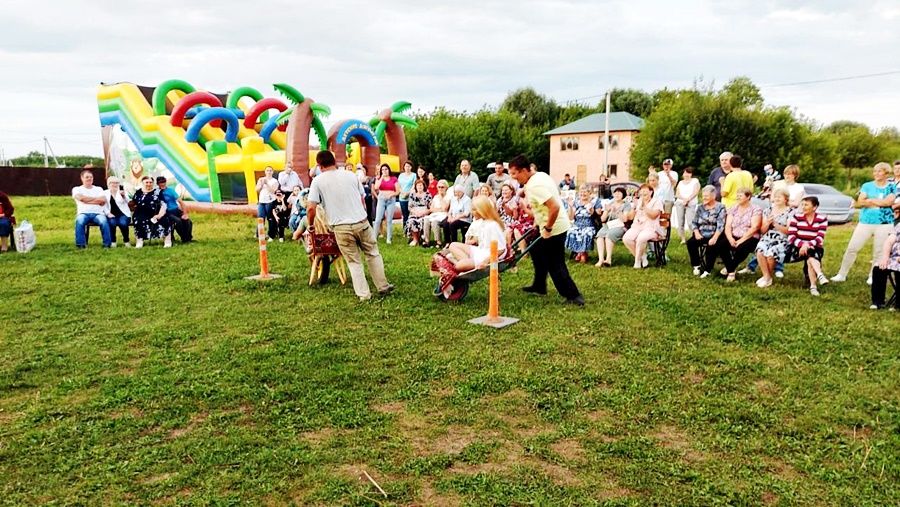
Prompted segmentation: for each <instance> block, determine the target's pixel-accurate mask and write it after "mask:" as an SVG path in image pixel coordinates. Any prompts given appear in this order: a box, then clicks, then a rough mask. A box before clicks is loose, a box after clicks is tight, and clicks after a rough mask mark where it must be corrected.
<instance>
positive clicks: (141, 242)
mask: <svg viewBox="0 0 900 507" xmlns="http://www.w3.org/2000/svg"><path fill="white" fill-rule="evenodd" d="M134 247H135V248H144V240H142V239H141V238H138V239H137V240H136V241H135V242H134Z"/></svg>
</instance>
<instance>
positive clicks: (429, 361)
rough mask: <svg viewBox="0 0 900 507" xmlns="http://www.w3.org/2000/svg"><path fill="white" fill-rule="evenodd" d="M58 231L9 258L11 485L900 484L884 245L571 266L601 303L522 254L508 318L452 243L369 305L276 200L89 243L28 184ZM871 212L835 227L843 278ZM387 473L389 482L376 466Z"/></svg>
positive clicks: (370, 493) (777, 495)
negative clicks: (878, 269) (261, 232)
mask: <svg viewBox="0 0 900 507" xmlns="http://www.w3.org/2000/svg"><path fill="white" fill-rule="evenodd" d="M14 202H15V204H16V207H17V211H18V216H19V219H20V220H21V219H28V220H30V221H31V222H32V223H33V224H34V225H35V228H36V230H37V234H38V246H37V248H36V249H35V250H34V251H33V252H31V253H29V254H28V255H19V254H9V255H3V256H0V278H2V285H0V300H2V301H3V303H4V304H3V305H2V307H0V319H2V321H3V322H4V325H3V326H2V327H0V501H2V503H4V504H11V505H25V504H83V505H119V504H163V505H165V504H247V505H260V504H272V505H281V504H287V503H296V504H298V505H411V504H419V505H456V504H463V505H524V504H528V505H594V504H609V505H651V504H668V505H754V504H783V505H792V504H806V505H891V504H893V505H896V504H898V503H900V488H898V487H897V484H898V483H900V457H898V456H900V415H898V409H900V403H898V386H900V371H898V357H900V343H898V341H900V340H898V337H900V336H898V335H900V315H898V314H896V313H887V312H877V313H876V312H870V311H869V310H867V306H868V304H869V299H868V287H867V286H866V285H865V283H864V279H865V273H864V271H865V266H864V265H865V261H866V259H868V258H869V256H870V251H863V252H862V254H861V255H860V259H859V260H858V261H857V265H856V267H855V269H854V271H853V272H852V273H851V277H850V281H849V282H847V283H845V284H842V285H835V284H831V285H828V286H826V287H825V288H824V290H823V294H822V297H821V298H819V299H813V298H812V297H810V296H809V295H808V292H807V291H806V290H805V288H804V287H802V278H801V275H800V273H799V268H798V266H796V265H791V266H789V268H788V276H787V278H786V279H785V280H784V281H783V282H780V283H778V284H777V286H775V287H773V288H771V289H769V290H766V291H760V290H758V289H756V287H755V286H754V285H753V283H752V280H753V279H752V278H750V277H743V278H742V279H739V280H740V281H739V283H738V284H735V285H726V284H725V283H724V282H723V281H721V280H719V279H716V280H712V279H709V280H698V279H696V278H694V277H692V276H691V274H690V268H689V266H688V265H687V262H686V254H685V251H684V249H683V247H681V246H680V245H677V243H676V244H673V245H672V246H671V249H670V253H671V256H672V258H673V259H672V262H671V264H670V265H669V267H667V268H665V269H661V270H660V269H649V270H645V271H640V272H635V271H634V270H632V269H631V268H630V267H629V266H630V262H629V261H628V259H627V258H626V256H625V255H623V254H622V252H623V251H624V250H622V249H621V248H620V247H619V248H620V251H619V252H618V254H617V255H616V257H615V259H614V260H615V263H616V264H617V266H616V267H614V268H613V269H608V270H602V271H600V270H597V269H595V268H594V267H593V266H581V265H573V266H571V269H572V271H573V274H574V277H575V279H576V281H577V283H578V284H579V286H580V287H581V289H582V291H583V292H584V294H585V297H586V298H587V300H588V304H587V306H586V307H585V308H583V309H579V308H571V307H566V306H564V305H562V304H561V303H560V299H559V298H558V296H556V295H555V293H554V292H552V291H551V295H550V296H548V297H545V298H540V297H536V296H527V295H525V294H522V293H520V292H519V290H518V288H519V287H520V286H524V285H527V284H528V282H529V281H530V276H531V266H530V263H529V262H525V263H523V265H522V267H521V268H520V270H519V272H518V273H516V274H512V273H506V274H504V276H503V280H502V287H503V298H502V313H503V314H504V315H509V316H515V317H518V318H520V319H521V322H520V323H518V324H516V325H514V326H513V327H511V328H507V329H506V330H502V331H494V330H489V329H483V328H479V327H474V326H472V325H469V324H467V323H466V320H467V319H470V318H472V317H476V316H479V315H481V314H483V313H484V311H485V310H486V306H487V304H486V299H487V293H486V291H487V284H486V283H484V282H481V283H478V284H476V285H474V286H473V288H472V290H471V292H470V293H469V297H468V298H467V299H466V300H465V301H464V302H463V303H462V304H457V305H450V304H443V303H440V302H438V301H436V300H435V299H434V298H433V296H431V288H432V283H433V279H431V278H429V277H428V273H427V264H428V259H429V256H430V252H427V251H423V250H420V249H412V248H409V247H407V246H406V245H397V244H395V245H391V246H387V247H383V249H382V251H383V253H384V257H385V262H386V265H387V273H388V277H389V278H390V279H391V281H392V282H393V283H394V284H396V285H397V289H398V290H397V292H396V293H395V294H393V295H391V296H389V297H387V298H383V299H377V300H374V301H372V302H369V303H364V304H360V303H358V302H357V300H356V298H355V297H354V296H353V293H352V289H351V288H350V287H349V286H346V287H341V286H339V285H337V284H334V283H332V284H329V285H327V286H323V287H316V288H311V287H308V286H307V283H306V278H307V276H308V262H307V260H306V258H305V256H304V255H302V254H301V253H300V250H299V248H298V247H297V246H296V245H293V244H278V243H275V244H271V245H270V261H271V264H272V270H273V271H274V272H276V273H280V274H284V275H286V277H285V278H284V279H281V280H278V281H274V282H269V283H265V284H262V283H257V282H251V281H247V280H244V278H243V277H244V276H246V275H251V274H254V273H255V272H256V271H257V269H258V267H257V251H256V244H255V241H254V239H253V237H252V235H253V230H254V229H253V227H254V226H253V225H252V220H251V219H249V218H246V217H223V216H202V215H195V216H194V218H195V222H196V224H195V229H194V230H195V234H196V236H197V238H198V240H199V241H198V242H197V243H195V244H191V245H176V247H175V248H173V249H171V250H163V249H162V248H160V247H159V246H158V245H153V246H151V247H148V248H145V249H143V250H133V249H129V250H126V249H123V248H119V249H115V250H102V249H100V248H99V245H98V243H99V237H98V236H99V235H98V234H94V235H93V236H94V237H92V238H91V245H90V247H89V248H88V249H87V250H85V251H76V250H75V248H74V246H73V244H72V243H73V241H72V230H71V223H72V218H73V213H74V211H73V209H74V207H73V205H72V203H71V200H70V199H67V198H17V199H14ZM851 230H852V225H848V226H841V227H833V228H832V229H831V230H830V231H829V234H828V239H827V242H826V246H827V257H826V270H827V272H828V273H829V274H833V273H834V272H835V270H836V267H837V264H838V262H839V260H840V256H841V255H842V253H843V249H844V247H845V245H846V243H847V240H848V238H849V234H850V231H851ZM363 470H365V471H366V472H368V473H369V474H370V475H371V476H372V477H373V478H374V479H375V480H376V481H377V482H378V483H379V484H380V485H381V487H383V488H384V490H385V491H386V492H387V493H388V498H387V499H385V498H384V497H382V496H381V495H380V493H378V491H377V490H376V489H375V488H374V487H373V486H372V485H370V484H369V482H368V481H366V480H361V479H360V475H361V474H362V472H363Z"/></svg>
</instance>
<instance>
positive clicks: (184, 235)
mask: <svg viewBox="0 0 900 507" xmlns="http://www.w3.org/2000/svg"><path fill="white" fill-rule="evenodd" d="M156 186H158V187H159V197H160V199H162V200H163V202H164V203H166V219H168V220H169V222H170V223H171V224H172V225H173V227H174V229H175V232H177V233H178V236H179V237H180V238H181V242H182V243H190V242H191V241H194V222H192V221H191V219H190V218H189V217H188V214H187V212H186V211H184V201H182V200H181V197H178V193H177V192H175V190H174V189H172V188H169V186H168V182H167V181H166V177H165V176H157V177H156Z"/></svg>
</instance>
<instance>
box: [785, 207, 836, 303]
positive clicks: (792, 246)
mask: <svg viewBox="0 0 900 507" xmlns="http://www.w3.org/2000/svg"><path fill="white" fill-rule="evenodd" d="M818 209H819V198H818V197H816V196H814V195H811V196H807V197H804V198H803V200H802V201H800V213H798V214H796V215H794V216H793V217H792V218H791V221H790V223H789V224H788V244H789V246H788V249H787V253H786V254H785V259H784V261H785V262H800V261H803V262H804V264H806V268H805V269H806V274H807V276H808V277H809V293H810V294H812V295H813V296H818V295H819V287H818V286H817V285H816V282H818V283H820V284H822V285H825V284H826V283H828V278H825V275H824V274H823V273H822V258H823V257H824V256H825V248H824V245H825V232H826V231H827V230H828V219H827V218H825V217H824V216H822V215H820V214H818V213H817V210H818Z"/></svg>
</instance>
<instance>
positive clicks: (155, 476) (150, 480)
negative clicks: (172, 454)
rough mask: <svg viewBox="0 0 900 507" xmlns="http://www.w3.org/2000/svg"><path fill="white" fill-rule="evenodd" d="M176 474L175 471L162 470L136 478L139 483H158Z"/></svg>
mask: <svg viewBox="0 0 900 507" xmlns="http://www.w3.org/2000/svg"><path fill="white" fill-rule="evenodd" d="M176 475H177V474H176V473H175V472H163V473H161V474H153V475H151V476H149V477H144V478H142V479H138V482H139V483H141V484H159V483H160V482H166V481H168V480H169V479H171V478H172V477H175V476H176Z"/></svg>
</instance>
